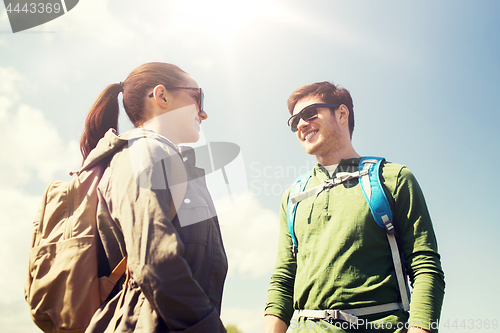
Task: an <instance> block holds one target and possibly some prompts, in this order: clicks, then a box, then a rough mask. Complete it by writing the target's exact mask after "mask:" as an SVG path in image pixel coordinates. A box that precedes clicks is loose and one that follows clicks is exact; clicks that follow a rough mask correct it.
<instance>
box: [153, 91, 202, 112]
mask: <svg viewBox="0 0 500 333" xmlns="http://www.w3.org/2000/svg"><path fill="white" fill-rule="evenodd" d="M165 89H167V90H173V89H184V90H194V91H197V92H198V96H197V97H196V103H197V104H198V107H199V108H200V112H204V110H203V106H204V103H205V101H204V100H205V95H204V94H203V90H202V89H201V88H191V87H165ZM153 96H154V95H153V93H151V94H150V95H149V97H153Z"/></svg>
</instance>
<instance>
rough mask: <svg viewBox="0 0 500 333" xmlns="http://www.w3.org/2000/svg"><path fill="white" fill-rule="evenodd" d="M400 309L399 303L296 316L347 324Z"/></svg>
mask: <svg viewBox="0 0 500 333" xmlns="http://www.w3.org/2000/svg"><path fill="white" fill-rule="evenodd" d="M401 309H403V305H401V304H400V303H387V304H380V305H374V306H367V307H364V308H357V309H345V310H299V311H298V315H299V317H306V318H310V319H325V320H327V319H333V320H342V321H347V322H356V321H357V320H358V317H361V316H367V315H372V314H376V313H383V312H389V311H396V310H401Z"/></svg>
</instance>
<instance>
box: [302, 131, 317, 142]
mask: <svg viewBox="0 0 500 333" xmlns="http://www.w3.org/2000/svg"><path fill="white" fill-rule="evenodd" d="M316 133H318V131H313V132H309V133H307V135H306V136H305V137H304V140H305V141H307V140H309V138H310V137H311V136H313V135H314V134H316Z"/></svg>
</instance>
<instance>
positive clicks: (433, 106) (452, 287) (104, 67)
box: [0, 0, 500, 333]
mask: <svg viewBox="0 0 500 333" xmlns="http://www.w3.org/2000/svg"><path fill="white" fill-rule="evenodd" d="M139 6H140V8H139ZM499 13H500V3H499V2H497V1H476V2H472V1H451V0H449V1H440V2H435V1H418V2H417V1H412V2H401V1H356V2H347V1H336V0H328V1H326V0H321V1H320V0H313V1H309V2H307V3H306V2H303V1H295V0H294V1H286V2H285V1H277V0H276V1H272V0H255V1H252V2H248V3H244V4H240V3H236V2H230V1H225V0H214V1H210V2H206V1H196V0H192V1H189V4H188V2H181V1H158V0H155V1H153V0H146V1H143V2H141V4H140V5H139V3H137V2H134V1H128V0H125V1H123V0H122V1H118V0H82V1H80V2H79V4H78V5H77V6H76V7H75V8H74V9H73V10H71V11H70V12H68V13H67V14H66V15H64V16H62V17H60V18H58V19H56V20H54V21H51V22H49V23H47V24H45V25H42V26H39V27H35V28H33V29H31V30H27V31H26V32H21V33H17V34H12V33H11V30H10V26H9V21H8V19H7V16H6V12H5V10H4V7H3V6H0V127H1V131H0V133H2V134H1V135H2V137H1V139H3V141H4V142H6V145H5V146H4V148H3V149H2V153H1V154H2V157H1V160H0V170H1V171H2V173H1V174H2V176H0V199H1V200H0V214H2V215H3V216H2V218H1V219H0V225H1V226H2V227H3V230H4V233H3V234H2V235H0V244H2V245H0V264H1V266H3V267H7V269H5V268H4V269H2V270H0V282H1V283H2V284H3V285H4V286H11V285H12V288H10V287H9V288H6V289H9V290H8V291H6V293H5V295H3V296H2V297H0V326H1V327H2V330H3V331H5V332H8V333H11V332H23V333H24V332H37V329H36V327H34V325H33V324H31V323H30V318H29V315H28V312H27V311H28V310H27V306H26V304H25V301H24V299H23V292H22V288H23V284H24V279H25V276H26V267H27V251H28V247H29V237H30V236H29V233H30V222H31V220H32V217H33V215H34V213H35V211H36V208H37V205H38V201H39V199H40V196H41V193H42V191H43V188H44V187H45V185H46V184H47V183H48V182H49V181H50V180H52V179H69V176H67V172H68V171H71V170H75V169H76V168H78V165H79V163H80V157H79V152H78V147H77V141H78V139H79V136H80V134H81V131H82V127H83V120H84V118H85V115H86V112H87V111H88V109H89V108H90V106H91V105H92V103H93V102H94V100H95V98H96V97H97V96H98V94H99V93H100V92H101V91H102V90H103V89H104V88H105V86H106V85H108V84H110V83H116V82H119V81H122V80H124V79H125V77H126V75H127V74H128V73H129V72H130V71H131V70H132V69H133V68H135V67H137V66H138V65H140V64H142V63H145V62H149V61H164V62H171V63H174V64H176V65H178V66H180V67H181V68H183V69H184V70H185V71H187V72H188V73H190V74H191V75H192V76H193V77H194V78H195V79H196V80H197V82H198V83H199V85H200V86H201V87H202V88H203V89H204V91H205V95H206V106H205V108H206V110H207V112H208V115H209V118H208V120H207V121H206V122H205V123H204V124H203V131H204V134H205V137H206V139H207V140H208V141H227V142H234V143H236V144H238V145H239V146H240V147H241V152H242V156H243V159H244V161H245V169H246V176H247V181H248V187H249V190H250V195H249V196H248V197H247V198H246V199H245V200H244V201H243V202H242V203H241V204H240V205H239V206H237V207H236V208H234V209H233V210H231V211H229V212H226V213H224V214H222V216H221V221H222V224H223V233H224V240H225V242H226V248H227V251H228V255H229V259H230V265H231V270H230V272H229V275H228V279H227V283H226V289H225V296H224V301H223V302H224V304H223V312H222V316H223V318H224V320H225V322H227V323H236V324H238V326H239V327H240V328H241V329H243V330H244V332H245V333H248V332H254V331H258V330H259V329H260V325H261V319H262V311H263V308H264V304H265V298H266V292H267V283H268V280H269V277H270V275H271V273H272V266H273V263H274V254H275V252H276V249H275V241H276V236H277V213H278V206H279V201H280V198H281V192H283V191H284V190H285V189H286V187H287V185H288V184H289V183H290V182H291V181H292V180H293V178H294V177H295V176H296V175H297V174H298V173H299V172H300V171H301V170H303V169H304V168H306V169H307V168H310V167H312V165H313V164H314V158H313V157H310V156H308V155H307V154H306V153H305V152H304V151H303V150H302V148H301V146H300V144H299V143H298V142H297V140H296V138H295V137H294V135H293V134H292V133H291V132H290V131H289V129H288V128H287V127H286V120H287V119H288V113H287V110H286V99H287V98H288V96H289V95H290V93H291V92H292V91H293V90H294V89H295V88H297V87H298V86H300V85H303V84H308V83H312V82H316V81H325V80H327V81H333V82H334V83H336V84H341V85H342V86H343V87H345V88H347V89H348V90H349V91H350V92H351V94H352V96H353V99H354V112H355V116H356V127H355V131H354V136H353V144H354V147H355V148H356V150H357V151H358V153H359V154H361V155H378V156H384V157H386V158H387V159H388V160H390V161H393V162H397V163H401V164H405V165H407V166H408V167H409V168H410V170H412V171H413V172H414V173H415V175H416V177H417V179H418V180H419V182H420V185H421V186H422V188H423V191H424V194H425V195H426V199H427V204H428V206H429V209H430V212H431V216H432V218H433V222H434V226H435V229H436V233H437V236H438V241H439V246H440V252H441V255H442V262H443V268H444V270H445V274H446V282H447V289H446V296H445V303H444V307H443V316H442V319H443V321H444V322H445V321H446V320H449V321H450V324H451V323H452V322H453V321H454V320H455V319H456V320H458V322H459V323H460V322H461V321H462V320H471V319H472V320H486V319H489V320H493V319H497V320H500V318H499V316H498V305H497V304H496V300H497V299H498V298H499V297H500V292H499V288H498V286H497V281H496V280H497V279H496V277H497V276H498V275H499V274H500V268H499V265H498V259H497V257H498V255H499V253H500V246H499V245H498V244H499V243H498V241H497V237H498V235H499V232H500V227H499V222H500V221H499V218H498V214H497V213H496V211H495V208H494V207H495V206H496V205H497V201H498V198H499V195H498V193H497V191H496V190H497V189H498V188H499V186H500V181H499V180H498V177H496V166H497V165H499V164H500V158H499V142H500V134H499V131H498V129H497V126H498V124H499V122H500V116H499V113H498V110H499V109H500V94H499V93H498V92H497V91H498V90H499V88H500V79H499V77H500V26H499V25H500V23H499V22H500V14H499ZM121 123H122V124H124V128H125V127H126V126H127V125H126V121H121ZM442 331H443V332H446V331H447V330H446V329H443V330H442ZM450 331H452V330H451V329H450Z"/></svg>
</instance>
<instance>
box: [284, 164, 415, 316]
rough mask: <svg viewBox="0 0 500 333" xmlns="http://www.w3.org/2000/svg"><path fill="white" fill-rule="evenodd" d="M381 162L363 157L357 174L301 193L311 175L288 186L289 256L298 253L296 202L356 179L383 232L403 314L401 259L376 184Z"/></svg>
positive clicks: (406, 300) (385, 204) (405, 301)
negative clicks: (290, 243)
mask: <svg viewBox="0 0 500 333" xmlns="http://www.w3.org/2000/svg"><path fill="white" fill-rule="evenodd" d="M383 161H385V159H384V158H382V157H371V156H370V157H363V158H362V159H361V160H360V161H359V170H358V171H356V172H352V173H348V174H345V173H343V174H342V176H340V177H336V178H334V179H328V180H325V181H323V183H322V184H321V185H319V186H316V187H313V188H311V189H308V190H306V191H305V188H306V186H307V183H308V182H309V179H310V178H311V172H306V173H304V174H302V175H300V176H299V177H298V178H297V179H296V180H295V181H294V182H293V184H292V187H291V191H290V196H289V199H288V206H287V214H286V215H287V224H288V230H289V231H290V236H291V238H292V253H293V255H294V256H296V254H297V252H298V247H299V244H298V241H297V237H296V235H295V214H296V212H297V205H298V203H299V202H300V201H302V200H304V199H306V198H309V197H311V196H313V195H317V194H319V193H321V192H322V191H324V190H326V189H330V188H333V187H335V186H337V185H339V184H342V183H344V182H346V181H348V180H351V179H355V178H359V183H360V185H361V188H362V190H363V194H364V196H365V199H366V202H367V203H368V206H370V210H371V212H372V215H373V218H374V219H375V222H377V224H378V226H379V227H381V228H384V229H385V231H386V234H387V239H388V241H389V245H390V247H391V253H392V259H393V262H394V268H395V271H396V277H397V280H398V285H399V290H400V293H401V301H402V303H403V308H404V310H405V311H409V309H410V306H409V304H410V302H409V287H408V283H407V279H406V276H405V275H404V273H403V267H402V264H401V257H400V255H399V249H398V245H397V242H396V238H395V236H394V225H393V224H392V220H393V219H392V210H391V206H390V204H389V201H388V200H387V197H386V195H385V192H384V189H383V188H382V183H381V182H380V166H381V164H382V162H383Z"/></svg>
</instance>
